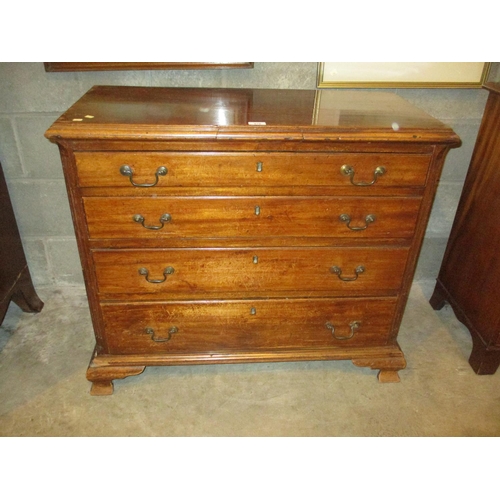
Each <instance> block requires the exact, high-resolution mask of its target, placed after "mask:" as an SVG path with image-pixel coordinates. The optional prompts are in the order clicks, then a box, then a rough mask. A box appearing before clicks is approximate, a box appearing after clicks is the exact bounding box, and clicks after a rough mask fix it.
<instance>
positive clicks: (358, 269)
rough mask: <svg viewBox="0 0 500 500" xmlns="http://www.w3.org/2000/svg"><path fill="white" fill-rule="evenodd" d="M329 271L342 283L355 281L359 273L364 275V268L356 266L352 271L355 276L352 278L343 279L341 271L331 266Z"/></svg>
mask: <svg viewBox="0 0 500 500" xmlns="http://www.w3.org/2000/svg"><path fill="white" fill-rule="evenodd" d="M330 271H331V272H332V273H333V274H336V275H337V276H338V277H339V279H340V280H342V281H356V280H357V279H358V277H359V275H360V274H361V273H364V272H365V267H364V266H358V267H357V268H356V269H355V270H354V273H355V275H356V276H354V277H353V278H344V277H343V276H342V269H341V268H340V267H338V266H333V267H331V268H330Z"/></svg>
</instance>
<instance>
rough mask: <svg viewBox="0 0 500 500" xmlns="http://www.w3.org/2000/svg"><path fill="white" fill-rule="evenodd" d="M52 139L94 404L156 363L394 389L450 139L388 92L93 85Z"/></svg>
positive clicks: (56, 126) (452, 140)
mask: <svg viewBox="0 0 500 500" xmlns="http://www.w3.org/2000/svg"><path fill="white" fill-rule="evenodd" d="M46 136H47V137H48V138H49V139H50V140H51V141H53V142H55V143H57V144H58V145H59V148H60V152H61V158H62V162H63V169H64V175H65V179H66V185H67V189H68V196H69V199H70V206H71V210H72V215H73V220H74V224H75V230H76V234H77V241H78V246H79V251H80V257H81V261H82V268H83V272H84V277H85V282H86V286H87V293H88V298H89V304H90V309H91V315H92V321H93V325H94V331H95V336H96V349H95V352H94V354H93V356H92V360H91V362H90V365H89V368H88V371H87V378H88V379H89V380H90V381H91V382H92V384H93V385H92V390H91V392H92V394H100V395H104V394H111V393H112V391H113V382H112V381H113V379H119V378H123V377H126V376H129V375H135V374H138V373H141V372H142V371H143V370H144V367H146V366H152V365H177V364H200V363H241V362H269V361H301V360H308V361H310V360H335V359H350V360H352V362H353V363H354V364H355V365H356V366H360V367H368V368H372V369H376V370H379V371H380V373H379V380H380V381H381V382H395V381H398V380H399V376H398V374H397V372H398V370H401V369H403V368H404V367H405V366H406V361H405V358H404V355H403V353H402V351H401V349H400V347H399V345H398V343H397V333H398V330H399V325H400V322H401V317H402V314H403V311H404V307H405V304H406V300H407V297H408V293H409V288H410V285H411V281H412V278H413V273H414V270H415V265H416V261H417V257H418V254H419V251H420V246H421V244H422V239H423V236H424V232H425V227H426V224H427V221H428V218H429V214H430V210H431V206H432V202H433V199H434V195H435V191H436V185H437V181H438V179H439V175H440V172H441V168H442V165H443V162H444V159H445V157H446V153H447V152H448V150H449V149H450V148H452V147H457V146H459V144H460V140H459V138H458V137H457V136H456V134H455V133H454V132H453V131H452V130H451V129H450V128H449V127H447V126H446V125H444V124H442V123H441V122H439V121H438V120H436V119H434V118H432V117H431V116H429V115H427V114H426V113H424V112H423V111H420V110H418V109H416V108H415V107H414V106H412V105H410V104H409V103H407V102H406V101H404V100H403V99H401V98H400V97H398V96H396V95H394V94H391V93H379V92H359V91H354V92H353V91H343V90H341V91H337V90H321V91H309V90H266V89H179V88H142V87H94V88H92V89H91V90H90V91H89V92H88V93H87V94H85V95H84V96H83V97H82V98H81V99H80V100H79V101H78V102H77V103H75V104H74V105H73V106H72V107H71V108H70V109H69V110H68V111H67V112H66V113H64V114H63V115H62V116H61V117H60V118H59V119H58V120H57V121H56V122H55V123H54V124H53V125H52V127H51V128H50V129H49V130H48V131H47V133H46Z"/></svg>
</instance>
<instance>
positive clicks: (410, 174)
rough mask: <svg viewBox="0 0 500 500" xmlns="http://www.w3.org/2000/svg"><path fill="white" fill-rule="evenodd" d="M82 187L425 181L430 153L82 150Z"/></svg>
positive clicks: (79, 161)
mask: <svg viewBox="0 0 500 500" xmlns="http://www.w3.org/2000/svg"><path fill="white" fill-rule="evenodd" d="M75 158H76V166H77V172H78V182H79V185H80V186H81V187H129V188H130V187H132V186H135V187H142V188H144V187H151V188H162V187H236V186H243V187H259V186H261V187H264V186H339V187H351V188H354V187H355V188H356V189H359V190H360V191H364V190H366V189H369V187H370V186H378V187H418V186H423V185H424V184H425V180H426V177H427V169H428V167H429V160H430V156H427V155H418V154H390V153H380V154H374V153H332V154H330V153H328V154H327V153H319V154H314V153H168V152H162V153H151V152H77V153H75Z"/></svg>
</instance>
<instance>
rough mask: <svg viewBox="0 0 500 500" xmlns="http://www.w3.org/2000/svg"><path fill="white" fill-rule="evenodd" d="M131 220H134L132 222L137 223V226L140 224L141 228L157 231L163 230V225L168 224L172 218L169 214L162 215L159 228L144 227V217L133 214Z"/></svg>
mask: <svg viewBox="0 0 500 500" xmlns="http://www.w3.org/2000/svg"><path fill="white" fill-rule="evenodd" d="M132 219H133V220H134V222H137V223H138V224H142V226H143V227H145V228H146V229H152V230H155V231H158V230H159V229H163V226H164V225H165V223H167V222H170V221H171V220H172V216H171V215H170V214H163V215H162V216H161V217H160V225H159V226H146V224H144V216H142V215H141V214H135V215H134V216H133V217H132Z"/></svg>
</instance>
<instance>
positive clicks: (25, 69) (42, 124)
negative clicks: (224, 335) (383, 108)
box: [0, 62, 500, 286]
mask: <svg viewBox="0 0 500 500" xmlns="http://www.w3.org/2000/svg"><path fill="white" fill-rule="evenodd" d="M316 74H317V63H314V62H312V63H311V62H308V63H270V62H261V63H259V62H256V63H254V68H253V69H225V70H188V71H183V70H175V71H166V70H165V71H113V72H78V73H46V72H45V69H44V66H43V63H41V62H35V63H0V161H1V163H2V166H3V169H4V173H5V176H6V178H7V183H8V187H9V191H10V194H11V198H12V203H13V206H14V211H15V213H16V218H17V222H18V225H19V229H20V233H21V237H22V240H23V245H24V248H25V253H26V257H27V260H28V264H29V266H30V270H31V274H32V276H33V280H34V282H35V284H36V285H37V286H51V285H52V286H54V285H55V286H66V285H77V286H81V285H82V284H83V278H82V272H81V268H80V262H79V259H78V253H77V247H76V240H75V234H74V231H73V226H72V222H71V215H70V210H69V204H68V200H67V196H66V190H65V186H64V180H63V174H62V167H61V161H60V159H59V152H58V148H57V146H55V145H54V144H51V143H50V142H49V141H48V140H47V139H45V138H44V132H45V130H46V129H47V128H48V127H49V126H50V125H51V124H52V122H53V121H54V120H55V119H56V118H58V117H59V115H60V114H61V113H62V112H64V111H65V110H66V109H67V108H68V107H69V106H70V105H71V104H73V102H75V101H76V100H77V99H79V98H80V97H81V96H82V95H83V94H84V93H85V92H86V91H87V90H88V89H90V88H91V87H92V86H93V85H139V86H165V87H188V86H190V87H233V88H238V87H239V88H241V87H256V88H257V87H258V88H291V89H315V88H316ZM489 79H490V80H491V81H500V63H493V65H492V69H491V71H490V78H489ZM384 91H390V92H396V93H398V94H400V95H401V96H402V97H404V98H406V99H407V100H409V101H410V102H412V103H414V104H415V105H417V106H419V107H420V108H422V109H423V110H425V111H427V112H428V113H429V114H431V115H432V116H434V117H436V118H438V119H440V120H441V121H443V122H445V123H446V124H448V125H450V126H451V127H452V128H453V129H454V130H455V131H456V132H457V133H458V135H459V136H460V137H461V139H462V146H461V148H459V149H455V150H452V151H450V153H449V155H448V158H447V160H446V163H445V166H444V170H443V175H442V177H441V182H440V185H439V188H438V193H437V196H436V200H435V204H434V208H433V211H432V215H431V220H430V224H429V227H428V230H427V233H426V238H425V241H424V246H423V249H422V253H421V256H420V259H419V264H418V268H417V273H416V276H415V279H416V280H418V281H434V280H435V279H436V277H437V274H438V271H439V267H440V264H441V259H442V256H443V252H444V249H445V246H446V242H447V239H448V236H449V232H450V229H451V225H452V222H453V217H454V214H455V211H456V208H457V205H458V200H459V198H460V194H461V191H462V186H463V182H464V179H465V175H466V172H467V169H468V166H469V162H470V158H471V154H472V150H473V148H474V143H475V140H476V136H477V132H478V128H479V124H480V122H481V117H482V113H483V110H484V106H485V103H486V99H487V96H488V92H487V91H486V90H483V89H391V90H384Z"/></svg>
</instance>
